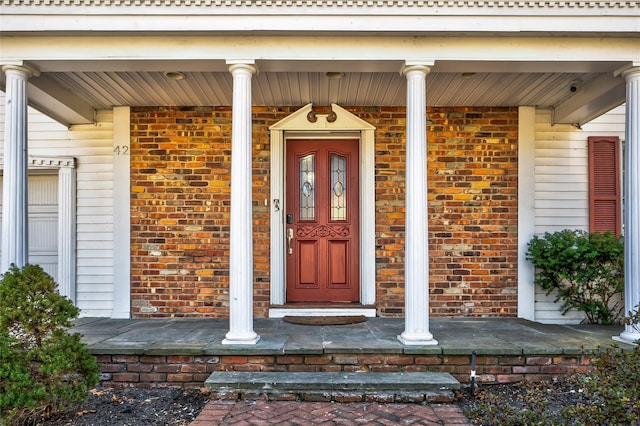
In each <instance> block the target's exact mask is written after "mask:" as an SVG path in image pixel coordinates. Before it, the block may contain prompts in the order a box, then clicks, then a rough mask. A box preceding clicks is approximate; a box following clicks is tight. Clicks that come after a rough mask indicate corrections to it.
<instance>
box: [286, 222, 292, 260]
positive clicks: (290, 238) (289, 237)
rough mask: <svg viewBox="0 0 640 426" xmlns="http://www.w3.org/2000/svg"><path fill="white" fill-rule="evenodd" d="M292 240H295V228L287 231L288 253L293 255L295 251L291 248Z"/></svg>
mask: <svg viewBox="0 0 640 426" xmlns="http://www.w3.org/2000/svg"><path fill="white" fill-rule="evenodd" d="M291 240H293V228H289V229H287V247H288V249H287V253H288V254H290V255H291V254H293V249H292V248H291Z"/></svg>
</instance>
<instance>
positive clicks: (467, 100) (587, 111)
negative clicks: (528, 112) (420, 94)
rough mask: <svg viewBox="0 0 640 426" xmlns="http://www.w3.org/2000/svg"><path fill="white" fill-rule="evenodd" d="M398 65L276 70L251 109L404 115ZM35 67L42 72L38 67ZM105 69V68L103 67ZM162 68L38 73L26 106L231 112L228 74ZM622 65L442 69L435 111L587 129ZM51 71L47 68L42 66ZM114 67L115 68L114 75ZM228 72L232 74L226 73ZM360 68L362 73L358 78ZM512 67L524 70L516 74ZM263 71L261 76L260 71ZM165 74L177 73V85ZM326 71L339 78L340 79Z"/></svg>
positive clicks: (266, 74) (74, 118)
mask: <svg viewBox="0 0 640 426" xmlns="http://www.w3.org/2000/svg"><path fill="white" fill-rule="evenodd" d="M402 64H403V63H402V62H401V61H397V62H396V61H387V62H385V63H384V64H380V63H378V64H370V65H371V66H369V67H367V66H366V64H365V63H363V64H360V65H359V66H354V65H353V64H341V63H327V62H325V63H320V62H318V63H316V64H315V65H314V66H313V67H302V68H314V69H313V70H308V69H302V70H296V64H295V63H292V65H291V67H290V68H291V71H278V68H279V67H275V66H273V64H262V65H264V66H261V64H258V67H259V69H260V70H261V71H260V72H259V73H258V74H257V75H256V76H255V77H254V82H253V84H252V92H253V93H252V96H253V104H254V105H262V106H278V105H305V104H307V103H310V102H311V103H314V104H318V105H328V104H331V103H337V104H340V105H365V106H404V105H405V104H406V79H405V78H404V76H402V75H401V74H400V73H399V70H400V69H401V68H402ZM36 65H38V64H36ZM103 65H104V64H103ZM181 65H182V67H181V66H180V65H176V64H172V63H165V64H164V65H163V66H164V68H165V70H164V71H161V70H160V69H157V68H158V65H157V64H156V65H154V66H151V67H149V68H150V69H147V70H145V69H135V70H130V69H127V67H122V68H118V67H117V66H113V65H109V64H106V66H105V68H106V69H104V70H91V69H87V70H83V69H82V68H83V67H82V66H79V67H78V69H77V70H58V69H57V68H59V67H57V66H51V68H52V69H53V71H51V72H46V71H45V72H42V74H41V75H40V77H34V78H32V79H31V80H30V82H29V83H30V86H31V87H30V89H29V90H30V103H31V104H32V106H34V107H35V108H36V109H39V110H41V111H42V112H44V113H46V114H48V115H50V116H52V117H53V118H55V119H57V120H58V121H60V122H62V123H65V124H81V123H88V122H91V121H92V119H93V111H94V110H100V109H108V108H111V107H113V106H120V105H129V106H148V105H172V106H220V105H231V103H232V87H233V81H232V77H231V74H230V73H229V72H228V71H226V70H225V71H222V70H220V71H203V70H199V69H197V68H198V67H195V68H196V69H195V70H189V69H190V68H194V67H192V66H190V65H189V64H181ZM621 65H622V64H620V63H616V62H611V63H602V62H600V63H597V64H593V65H591V66H576V65H573V66H567V67H566V71H565V72H559V71H557V70H549V71H547V72H545V71H544V67H542V66H540V64H538V66H537V67H536V68H539V69H534V68H532V67H531V66H526V65H523V64H518V66H514V64H513V63H512V64H510V65H508V66H505V65H504V64H493V65H492V64H487V63H485V64H478V63H466V64H455V65H452V64H446V63H442V64H436V66H434V69H433V71H432V72H431V73H430V74H429V75H428V77H427V104H428V105H429V106H522V105H527V106H536V107H539V108H550V109H554V110H555V121H556V122H557V123H584V122H586V121H588V120H590V119H592V118H594V117H596V116H598V115H600V114H602V113H604V112H606V111H607V110H609V109H611V108H613V107H615V106H618V105H620V104H622V103H623V102H624V98H625V88H624V81H623V79H622V78H620V77H615V76H614V72H615V70H616V69H617V68H619V67H620V66H621ZM42 66H43V68H44V69H45V70H46V69H47V68H48V66H47V64H42ZM110 68H113V69H110ZM225 68H226V67H225ZM361 68H364V69H361ZM516 68H525V71H519V70H518V69H516ZM263 69H266V70H265V71H262V70H263ZM167 71H180V72H181V73H182V74H183V76H184V78H183V79H182V80H174V79H171V78H170V77H169V76H167V75H166V72H167ZM327 72H340V73H342V77H341V78H339V79H331V78H328V77H327V75H326V73H327Z"/></svg>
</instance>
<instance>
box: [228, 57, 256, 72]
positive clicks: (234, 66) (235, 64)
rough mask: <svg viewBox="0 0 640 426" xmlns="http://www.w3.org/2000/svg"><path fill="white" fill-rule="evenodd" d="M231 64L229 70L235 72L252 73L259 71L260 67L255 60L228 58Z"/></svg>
mask: <svg viewBox="0 0 640 426" xmlns="http://www.w3.org/2000/svg"><path fill="white" fill-rule="evenodd" d="M227 65H229V72H230V73H231V74H235V73H236V72H243V71H244V72H249V73H250V74H251V75H253V74H257V73H258V67H257V66H256V64H255V61H254V60H252V59H251V60H249V59H245V60H227Z"/></svg>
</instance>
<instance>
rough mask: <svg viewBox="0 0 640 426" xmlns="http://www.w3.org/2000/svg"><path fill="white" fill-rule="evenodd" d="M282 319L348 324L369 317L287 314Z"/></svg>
mask: <svg viewBox="0 0 640 426" xmlns="http://www.w3.org/2000/svg"><path fill="white" fill-rule="evenodd" d="M282 319H283V320H284V321H286V322H289V323H291V324H301V325H346V324H357V323H359V322H365V321H366V320H367V317H365V316H364V315H330V316H322V317H298V316H289V315H287V316H284V317H283V318H282Z"/></svg>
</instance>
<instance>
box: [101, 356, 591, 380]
mask: <svg viewBox="0 0 640 426" xmlns="http://www.w3.org/2000/svg"><path fill="white" fill-rule="evenodd" d="M97 359H98V363H99V364H100V369H101V378H102V384H103V385H106V386H110V387H127V386H136V387H163V386H187V387H189V386H194V387H199V386H202V383H203V382H204V381H205V380H206V379H207V378H208V377H209V375H210V374H211V373H213V372H215V371H291V372H294V371H295V372H300V371H307V372H340V371H345V372H424V371H438V372H446V373H451V375H452V376H454V377H455V378H456V379H457V380H458V381H460V382H461V383H469V382H470V373H471V356H469V355H464V356H463V355H442V354H440V355H379V354H353V353H345V354H340V353H335V354H323V355H311V354H299V355H266V356H265V355H220V356H216V355H174V356H172V355H162V356H160V355H158V356H149V355H98V356H97ZM589 368H590V361H589V357H588V356H586V355H572V356H555V355H527V356H522V355H521V356H513V355H503V356H497V355H479V356H477V357H476V382H478V383H509V382H521V381H523V380H528V381H550V380H557V379H558V378H559V377H561V376H564V375H565V374H567V373H570V372H573V371H576V372H586V371H587V370H588V369H589Z"/></svg>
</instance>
